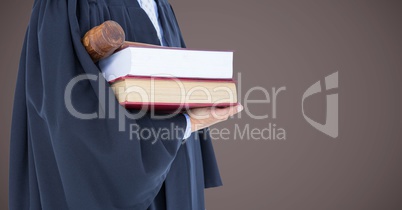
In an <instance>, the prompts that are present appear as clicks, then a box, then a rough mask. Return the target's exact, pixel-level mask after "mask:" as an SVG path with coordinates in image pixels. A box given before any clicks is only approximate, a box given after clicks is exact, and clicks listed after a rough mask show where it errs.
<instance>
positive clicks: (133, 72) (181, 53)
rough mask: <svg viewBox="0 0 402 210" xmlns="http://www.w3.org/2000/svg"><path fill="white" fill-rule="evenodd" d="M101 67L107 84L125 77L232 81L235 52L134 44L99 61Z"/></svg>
mask: <svg viewBox="0 0 402 210" xmlns="http://www.w3.org/2000/svg"><path fill="white" fill-rule="evenodd" d="M99 67H100V69H101V71H102V74H103V76H104V77H105V78H106V80H107V81H113V80H116V79H118V78H121V77H125V76H145V77H177V78H194V79H197V78H201V79H223V80H224V79H228V80H231V79H232V77H233V52H232V51H206V50H191V49H186V48H173V47H146V46H135V45H133V46H128V47H126V48H124V49H122V50H120V51H117V52H115V53H114V54H112V55H111V56H109V57H107V58H105V59H102V60H100V61H99Z"/></svg>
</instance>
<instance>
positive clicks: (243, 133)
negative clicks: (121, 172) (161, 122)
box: [64, 72, 339, 140]
mask: <svg viewBox="0 0 402 210" xmlns="http://www.w3.org/2000/svg"><path fill="white" fill-rule="evenodd" d="M99 78H102V75H87V74H84V75H79V76H77V77H75V78H73V79H72V80H71V81H70V82H69V84H68V85H67V87H66V90H65V94H64V100H65V105H66V108H67V109H68V111H69V112H70V113H71V115H73V116H74V117H77V118H79V119H83V120H89V119H95V118H100V119H104V118H109V119H115V118H118V121H119V122H118V124H119V126H118V127H119V131H122V132H123V131H125V130H126V118H129V119H139V118H141V117H142V116H144V115H145V114H146V113H147V112H146V110H140V111H138V112H133V113H131V112H128V111H127V110H126V109H125V108H124V107H122V106H117V108H118V111H117V114H116V112H115V111H116V110H114V109H113V108H116V107H115V106H114V105H115V103H116V102H115V97H114V93H113V92H112V90H111V89H108V91H100V97H99V100H100V102H99V107H98V108H99V110H98V112H94V113H81V112H79V111H78V110H76V109H75V107H74V106H73V104H72V101H71V96H72V89H73V87H74V86H75V85H76V84H77V83H78V82H80V81H82V80H94V81H97V80H98V79H99ZM177 82H178V85H181V83H180V81H179V80H177ZM105 83H106V82H105V80H103V79H100V81H99V82H98V85H99V90H105V87H106V86H105ZM321 83H322V82H321V81H320V80H319V81H317V82H315V83H314V84H313V85H311V86H310V87H309V88H307V90H306V91H305V92H304V93H303V96H302V100H301V108H302V115H303V117H304V119H305V120H306V121H307V122H308V123H309V124H310V125H311V126H313V127H314V128H315V129H317V130H318V131H320V132H322V133H324V134H326V135H328V136H330V137H332V138H337V137H338V134H339V129H338V123H339V122H338V115H339V113H338V112H339V110H338V102H339V101H338V93H334V92H335V91H334V90H336V89H338V86H339V84H338V72H335V73H333V74H331V75H329V76H327V77H325V79H324V82H323V84H321ZM180 87H182V86H180ZM151 88H153V89H155V88H157V87H155V86H152V87H151ZM271 90H272V92H271V91H269V89H268V88H265V87H262V86H255V87H252V88H250V89H248V90H247V92H246V93H245V94H244V97H242V98H240V100H239V101H241V102H242V104H244V113H245V114H246V115H247V116H248V117H250V118H251V119H253V120H264V119H271V120H273V121H272V122H269V124H268V126H264V127H263V128H258V127H255V128H253V127H251V125H250V124H249V123H247V124H246V125H244V126H242V127H240V125H239V124H235V127H234V128H233V129H228V128H224V129H217V128H213V129H211V130H210V134H211V135H212V134H217V135H219V138H218V139H242V140H251V139H252V140H286V133H287V132H286V130H285V128H284V127H281V126H280V125H278V124H277V123H276V122H275V120H276V119H277V118H278V113H277V112H278V110H277V108H278V107H280V106H278V96H279V95H280V93H281V92H284V91H286V90H287V88H286V86H282V87H280V88H276V87H272V89H271ZM128 91H129V93H130V94H141V93H142V92H143V91H142V89H141V88H140V87H136V86H134V87H130V90H128ZM254 92H262V94H263V95H264V97H263V98H259V99H258V100H252V99H250V95H251V93H254ZM321 92H324V93H325V92H326V93H327V94H326V116H325V118H326V120H325V123H324V124H321V123H319V122H316V121H314V120H313V119H312V118H310V117H309V116H307V114H306V113H305V100H306V99H307V98H309V97H311V96H313V95H315V94H318V93H321ZM106 95H107V97H106ZM238 95H239V96H242V95H243V94H242V83H241V73H239V74H238ZM110 96H111V97H110ZM207 96H208V95H207ZM146 97H148V96H146ZM106 98H107V99H108V100H107V99H106ZM106 103H108V104H109V109H108V111H106V110H104V109H103V108H102V107H106ZM250 104H270V106H271V110H270V114H267V113H264V114H263V115H261V114H257V115H255V114H253V113H252V110H251V109H250V107H249V106H248V105H250ZM111 107H112V109H110V108H111ZM178 111H180V110H178ZM150 114H151V117H152V118H156V117H162V118H168V117H169V116H171V115H162V116H159V115H155V112H152V111H151V113H150ZM173 114H176V113H173ZM241 116H242V113H239V114H238V115H236V116H235V118H239V119H241ZM132 128H133V126H131V125H130V129H132ZM136 130H139V129H136ZM136 130H135V129H134V131H136ZM142 130H144V129H142ZM171 131H173V129H171V130H169V129H168V132H162V131H157V133H155V134H154V135H153V136H157V135H159V134H160V133H162V134H163V133H169V132H170V133H172V132H171ZM152 132H154V131H152ZM150 136H152V135H150ZM167 139H169V138H167Z"/></svg>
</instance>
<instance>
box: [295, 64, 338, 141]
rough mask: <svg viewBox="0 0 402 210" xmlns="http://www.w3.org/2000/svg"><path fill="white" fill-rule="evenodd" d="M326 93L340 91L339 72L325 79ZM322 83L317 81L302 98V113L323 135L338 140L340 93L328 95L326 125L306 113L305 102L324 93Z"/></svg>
mask: <svg viewBox="0 0 402 210" xmlns="http://www.w3.org/2000/svg"><path fill="white" fill-rule="evenodd" d="M324 83H325V91H329V90H332V89H338V86H339V84H338V72H335V73H333V74H331V75H329V76H327V77H325V82H324ZM322 89H323V88H322V85H321V81H317V82H316V83H314V84H313V85H311V86H310V87H309V88H308V89H307V90H306V91H305V92H304V94H303V98H302V112H303V117H304V119H306V121H307V122H308V123H310V125H311V126H313V127H314V128H316V129H317V130H319V131H321V132H322V133H325V134H327V135H328V136H330V137H332V138H337V137H338V134H339V125H338V124H339V122H338V118H339V109H338V103H339V101H338V93H329V94H326V100H327V101H326V102H327V110H326V120H325V124H321V123H318V122H316V121H314V120H312V119H311V118H310V117H308V116H307V115H306V113H305V112H304V100H305V99H306V98H308V97H310V96H312V95H314V94H317V93H321V92H323V90H322Z"/></svg>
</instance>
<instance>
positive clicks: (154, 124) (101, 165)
mask: <svg viewBox="0 0 402 210" xmlns="http://www.w3.org/2000/svg"><path fill="white" fill-rule="evenodd" d="M77 1H78V0H68V1H67V0H37V1H35V2H34V7H33V10H32V17H31V20H30V23H29V27H28V30H27V35H26V40H25V42H24V47H23V50H22V55H21V62H20V67H19V72H18V79H17V87H16V93H15V102H14V110H13V123H12V134H11V150H10V152H11V154H10V195H9V196H10V209H11V210H17V209H18V210H21V209H58V210H60V209H74V210H76V209H86V210H90V209H146V208H147V207H148V206H149V204H150V203H151V202H152V200H153V198H154V197H155V195H156V194H157V193H158V191H159V189H160V188H161V185H162V183H163V181H164V179H165V177H166V174H167V173H168V171H169V167H170V165H171V163H172V161H173V160H174V158H175V155H176V153H177V151H178V149H179V148H180V146H181V140H182V138H183V133H184V129H185V128H186V120H185V117H184V116H183V115H182V114H178V115H176V116H173V117H171V118H169V119H154V118H151V117H150V115H149V114H146V115H145V116H143V117H142V118H140V119H131V118H128V117H121V113H124V112H126V110H125V109H124V108H121V107H120V106H119V105H118V104H117V102H116V101H115V98H114V95H113V94H112V93H111V92H110V90H109V86H108V84H107V83H106V84H105V81H104V79H103V78H102V77H101V76H100V75H99V69H98V68H97V66H96V65H95V64H94V63H93V62H92V61H91V59H90V58H89V56H88V54H87V53H86V51H85V49H84V47H83V46H82V44H81V42H80V39H81V36H82V35H83V33H84V32H83V31H82V29H81V28H82V26H81V25H80V24H84V25H86V27H88V26H90V25H92V24H91V23H86V22H84V21H83V22H79V21H78V20H79V19H80V18H81V19H85V17H82V16H80V14H77V11H78V10H79V9H80V8H77V5H78V4H77ZM132 1H136V0H132ZM89 2H90V1H89ZM80 75H81V77H78V78H81V80H80V81H79V82H78V83H77V84H76V85H74V86H73V89H72V92H71V96H70V97H71V104H70V105H69V102H66V101H70V98H69V97H66V96H69V95H68V94H66V87H67V86H68V84H69V82H71V81H72V79H74V78H77V76H80ZM67 92H68V91H67ZM102 101H106V102H105V103H102ZM110 101H111V102H112V103H111V104H110V103H109V102H110ZM113 102H114V103H113ZM71 108H73V109H74V110H76V111H78V112H80V113H85V114H92V115H85V116H87V117H86V118H88V119H80V118H78V117H77V116H74V115H73V114H72V113H71V112H70V111H69V109H71ZM131 112H135V111H131ZM122 125H123V126H122ZM130 127H136V128H137V127H138V129H139V132H137V133H141V131H144V132H142V134H143V136H145V137H142V136H138V135H132V133H131V132H130ZM122 128H123V130H124V131H121V130H122ZM167 130H169V131H172V132H173V133H171V135H169V137H167V138H164V139H159V138H157V134H158V131H167ZM150 131H155V132H150ZM174 131H178V132H174ZM159 134H160V133H159ZM165 137H166V135H165Z"/></svg>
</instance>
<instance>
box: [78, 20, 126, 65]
mask: <svg viewBox="0 0 402 210" xmlns="http://www.w3.org/2000/svg"><path fill="white" fill-rule="evenodd" d="M81 41H82V43H83V45H84V47H85V49H86V50H87V52H88V54H89V55H90V56H91V58H92V60H93V61H94V62H97V61H99V60H100V59H103V58H105V57H107V56H109V55H111V54H112V53H113V52H114V51H116V50H117V49H119V48H120V47H122V46H123V44H124V43H125V34H124V30H123V28H122V27H121V26H120V25H119V24H118V23H116V22H115V21H111V20H108V21H105V22H104V23H102V24H101V25H99V26H96V27H94V28H92V29H91V30H89V31H88V32H87V33H86V34H85V35H84V37H83V38H82V40H81Z"/></svg>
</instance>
